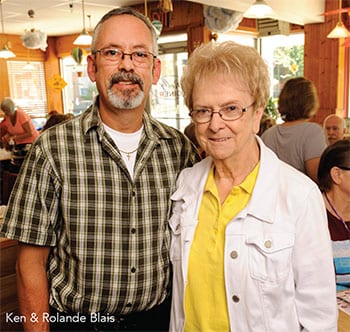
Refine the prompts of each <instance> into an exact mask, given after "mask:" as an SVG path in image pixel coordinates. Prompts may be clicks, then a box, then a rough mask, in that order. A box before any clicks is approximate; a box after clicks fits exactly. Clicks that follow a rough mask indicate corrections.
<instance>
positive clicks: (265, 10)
mask: <svg viewBox="0 0 350 332" xmlns="http://www.w3.org/2000/svg"><path fill="white" fill-rule="evenodd" d="M272 15H273V10H272V8H271V7H270V6H269V5H268V4H267V3H266V2H265V1H264V0H256V1H255V2H254V3H253V4H252V5H251V6H250V7H249V9H248V10H247V11H246V12H245V13H244V15H243V16H244V17H248V18H265V17H271V16H272Z"/></svg>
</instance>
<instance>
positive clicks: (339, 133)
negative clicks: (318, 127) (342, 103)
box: [323, 114, 346, 144]
mask: <svg viewBox="0 0 350 332" xmlns="http://www.w3.org/2000/svg"><path fill="white" fill-rule="evenodd" d="M323 129H324V131H325V135H326V138H327V141H328V144H333V143H335V142H337V141H340V140H342V139H344V136H345V132H346V127H345V120H344V119H343V118H342V117H340V116H339V115H337V114H330V115H328V116H327V117H326V118H325V119H324V121H323Z"/></svg>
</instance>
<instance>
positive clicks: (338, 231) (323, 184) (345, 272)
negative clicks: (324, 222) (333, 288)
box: [318, 140, 350, 290]
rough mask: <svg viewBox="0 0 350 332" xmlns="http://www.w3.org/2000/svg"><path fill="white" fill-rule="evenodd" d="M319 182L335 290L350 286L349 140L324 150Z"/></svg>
mask: <svg viewBox="0 0 350 332" xmlns="http://www.w3.org/2000/svg"><path fill="white" fill-rule="evenodd" d="M318 181H319V185H320V188H321V190H322V192H323V197H324V200H325V203H326V207H327V216H328V228H329V232H330V235H331V239H332V245H333V255H334V265H335V272H336V282H337V289H338V290H344V289H349V288H350V140H342V141H338V142H335V143H333V144H331V145H330V146H328V147H327V149H326V150H325V151H324V152H323V154H322V156H321V160H320V166H319V168H318Z"/></svg>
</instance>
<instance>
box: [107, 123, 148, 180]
mask: <svg viewBox="0 0 350 332" xmlns="http://www.w3.org/2000/svg"><path fill="white" fill-rule="evenodd" d="M103 125H104V128H105V130H106V131H107V133H108V134H109V135H110V136H111V138H112V139H113V141H114V143H115V145H116V146H117V147H118V149H119V151H120V154H121V156H122V158H123V160H124V162H125V165H126V167H127V169H128V171H129V174H130V176H131V178H132V179H133V177H134V166H135V160H136V155H137V148H138V146H139V143H140V139H141V134H142V131H143V126H142V127H141V128H140V129H139V130H138V131H135V132H134V133H130V134H129V133H122V132H120V131H117V130H114V129H112V128H110V127H108V126H107V125H106V124H103Z"/></svg>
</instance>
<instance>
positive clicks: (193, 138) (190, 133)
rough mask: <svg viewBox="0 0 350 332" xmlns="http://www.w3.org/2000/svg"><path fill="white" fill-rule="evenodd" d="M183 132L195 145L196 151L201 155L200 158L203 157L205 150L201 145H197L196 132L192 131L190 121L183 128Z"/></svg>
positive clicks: (192, 125)
mask: <svg viewBox="0 0 350 332" xmlns="http://www.w3.org/2000/svg"><path fill="white" fill-rule="evenodd" d="M184 134H185V135H186V136H187V137H188V138H189V139H190V141H191V142H192V143H193V144H194V145H195V147H196V148H197V149H198V153H199V155H200V156H201V158H202V159H203V158H205V151H203V150H202V148H201V146H200V145H199V143H198V141H197V138H196V134H195V132H194V123H193V122H190V123H189V124H188V125H187V126H186V128H185V130H184Z"/></svg>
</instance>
